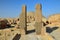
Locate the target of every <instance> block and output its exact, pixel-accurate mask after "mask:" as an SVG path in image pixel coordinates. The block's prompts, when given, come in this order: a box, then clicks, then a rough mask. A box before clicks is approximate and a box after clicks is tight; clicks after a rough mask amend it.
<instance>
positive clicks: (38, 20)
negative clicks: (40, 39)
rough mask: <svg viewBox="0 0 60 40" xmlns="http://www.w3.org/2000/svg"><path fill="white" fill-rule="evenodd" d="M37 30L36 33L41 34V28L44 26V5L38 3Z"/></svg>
mask: <svg viewBox="0 0 60 40" xmlns="http://www.w3.org/2000/svg"><path fill="white" fill-rule="evenodd" d="M35 21H36V22H35V31H36V34H41V28H42V6H41V5H40V4H37V5H36V11H35Z"/></svg>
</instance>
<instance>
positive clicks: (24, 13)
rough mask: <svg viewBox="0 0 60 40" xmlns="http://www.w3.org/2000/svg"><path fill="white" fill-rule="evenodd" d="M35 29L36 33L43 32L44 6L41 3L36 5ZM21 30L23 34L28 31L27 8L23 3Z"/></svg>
mask: <svg viewBox="0 0 60 40" xmlns="http://www.w3.org/2000/svg"><path fill="white" fill-rule="evenodd" d="M35 9H36V11H35V21H36V22H35V31H36V34H41V29H42V6H41V5H40V4H37V5H36V7H35ZM19 25H20V29H21V30H20V31H21V34H26V31H27V10H26V6H25V5H23V7H22V13H21V14H20V23H19Z"/></svg>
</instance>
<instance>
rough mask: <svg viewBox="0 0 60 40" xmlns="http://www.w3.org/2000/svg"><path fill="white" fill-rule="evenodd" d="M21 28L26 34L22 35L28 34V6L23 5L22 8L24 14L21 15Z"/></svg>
mask: <svg viewBox="0 0 60 40" xmlns="http://www.w3.org/2000/svg"><path fill="white" fill-rule="evenodd" d="M19 19H20V23H19V25H20V28H21V29H22V30H24V32H25V33H21V34H26V29H27V13H26V6H25V5H23V7H22V13H21V14H20V18H19Z"/></svg>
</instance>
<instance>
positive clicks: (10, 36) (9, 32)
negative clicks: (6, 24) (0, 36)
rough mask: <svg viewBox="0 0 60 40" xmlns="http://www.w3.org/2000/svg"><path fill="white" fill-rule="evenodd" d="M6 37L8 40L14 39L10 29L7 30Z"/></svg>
mask: <svg viewBox="0 0 60 40" xmlns="http://www.w3.org/2000/svg"><path fill="white" fill-rule="evenodd" d="M5 37H6V40H11V39H12V35H11V31H10V29H5Z"/></svg>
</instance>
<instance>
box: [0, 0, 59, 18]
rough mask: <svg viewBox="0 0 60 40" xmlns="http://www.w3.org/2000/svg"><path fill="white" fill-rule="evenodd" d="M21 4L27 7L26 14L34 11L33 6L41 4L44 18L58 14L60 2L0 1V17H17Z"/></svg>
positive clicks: (54, 0) (55, 0)
mask: <svg viewBox="0 0 60 40" xmlns="http://www.w3.org/2000/svg"><path fill="white" fill-rule="evenodd" d="M23 4H25V5H27V12H30V11H35V5H36V4H42V13H43V15H44V16H45V17H48V16H49V15H52V14H56V13H60V0H0V17H4V18H5V17H18V16H19V14H20V13H21V8H22V5H23Z"/></svg>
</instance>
